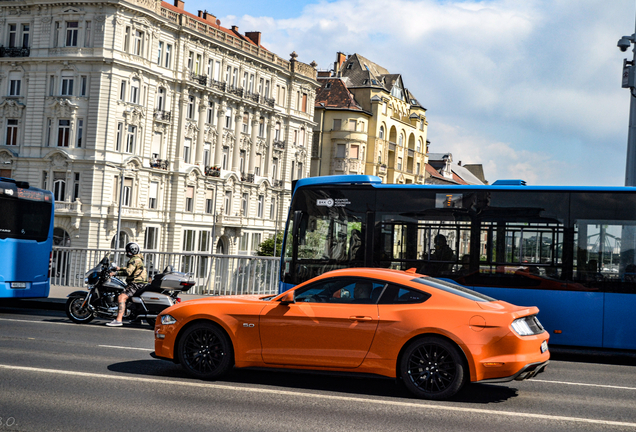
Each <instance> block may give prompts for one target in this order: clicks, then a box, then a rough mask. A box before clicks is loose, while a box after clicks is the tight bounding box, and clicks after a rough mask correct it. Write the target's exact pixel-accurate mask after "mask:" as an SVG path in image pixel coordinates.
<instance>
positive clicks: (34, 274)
mask: <svg viewBox="0 0 636 432" xmlns="http://www.w3.org/2000/svg"><path fill="white" fill-rule="evenodd" d="M54 209H55V205H54V200H53V194H52V193H51V192H50V191H45V190H41V189H36V188H32V187H29V184H28V183H26V182H20V181H16V180H13V179H9V178H4V177H0V298H27V297H48V296H49V290H50V287H51V285H50V262H51V252H52V248H53V213H54Z"/></svg>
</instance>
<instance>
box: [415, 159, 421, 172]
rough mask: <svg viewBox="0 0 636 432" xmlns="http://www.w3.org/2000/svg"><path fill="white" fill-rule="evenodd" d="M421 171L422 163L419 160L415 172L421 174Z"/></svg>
mask: <svg viewBox="0 0 636 432" xmlns="http://www.w3.org/2000/svg"><path fill="white" fill-rule="evenodd" d="M419 173H420V163H419V162H418V163H417V164H416V165H415V174H418V175H419Z"/></svg>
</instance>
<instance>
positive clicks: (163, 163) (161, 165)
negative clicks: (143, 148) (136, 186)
mask: <svg viewBox="0 0 636 432" xmlns="http://www.w3.org/2000/svg"><path fill="white" fill-rule="evenodd" d="M169 165H170V161H169V160H168V159H153V160H151V161H150V168H156V169H162V170H167V169H168V166H169Z"/></svg>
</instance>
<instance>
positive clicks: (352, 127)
mask: <svg viewBox="0 0 636 432" xmlns="http://www.w3.org/2000/svg"><path fill="white" fill-rule="evenodd" d="M357 125H358V122H357V121H356V120H349V130H350V131H351V132H355V131H356V127H357Z"/></svg>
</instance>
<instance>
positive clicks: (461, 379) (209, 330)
mask: <svg viewBox="0 0 636 432" xmlns="http://www.w3.org/2000/svg"><path fill="white" fill-rule="evenodd" d="M538 313H539V310H538V309H537V308H536V307H520V306H514V305H511V304H509V303H505V302H503V301H497V300H495V299H492V298H490V297H487V296H484V295H482V294H479V293H477V292H475V291H472V290H469V289H466V288H463V287H461V286H459V285H455V284H452V283H450V282H446V281H443V280H439V279H434V278H430V277H427V276H423V275H420V274H417V273H415V271H414V269H413V270H407V271H398V270H387V269H377V268H351V269H344V270H335V271H331V272H328V273H324V274H322V275H320V276H318V277H316V278H314V279H311V280H309V281H307V282H305V283H303V284H301V285H298V286H296V287H294V288H292V289H290V290H288V291H286V292H285V293H283V294H279V295H276V296H265V297H264V296H256V295H250V296H226V297H214V298H210V299H201V300H191V301H186V302H183V303H181V304H178V305H175V306H172V307H170V308H168V309H166V310H164V311H163V312H162V313H161V314H160V315H159V317H158V319H157V324H156V326H155V352H154V354H153V356H154V357H158V358H163V359H169V360H173V361H175V362H177V363H180V364H181V365H182V366H183V367H184V368H185V370H186V371H187V372H188V373H189V374H190V375H192V376H194V377H198V378H202V379H214V378H217V377H219V376H221V375H222V374H223V373H225V372H227V371H228V370H229V369H230V368H231V367H232V366H235V367H241V368H243V367H274V368H294V369H312V370H321V371H340V372H360V373H372V374H377V375H382V376H386V377H395V378H401V379H402V380H403V381H404V383H405V384H406V387H407V388H408V389H409V390H410V391H412V392H413V393H414V394H415V395H417V396H419V397H422V398H426V399H438V400H439V399H447V398H450V397H451V396H453V395H454V394H455V393H457V392H458V391H459V390H460V389H461V388H462V386H464V384H465V383H467V382H468V381H470V382H505V381H511V380H523V379H528V378H531V377H533V376H535V375H536V374H538V373H539V372H542V371H543V370H544V369H545V367H546V365H547V364H548V361H549V358H550V353H549V351H548V343H547V342H548V338H549V335H548V333H547V332H546V331H545V330H544V329H543V327H542V326H541V324H540V323H539V320H538V319H537V314H538Z"/></svg>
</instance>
